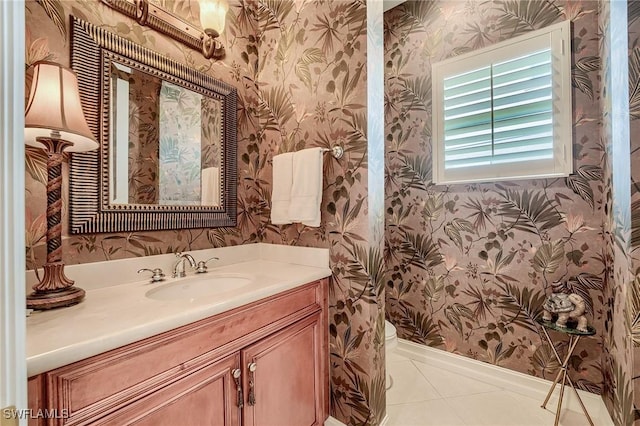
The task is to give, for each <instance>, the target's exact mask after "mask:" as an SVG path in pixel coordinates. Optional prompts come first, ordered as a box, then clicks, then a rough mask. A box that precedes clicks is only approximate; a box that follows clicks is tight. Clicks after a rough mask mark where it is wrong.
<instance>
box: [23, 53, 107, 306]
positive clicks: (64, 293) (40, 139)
mask: <svg viewBox="0 0 640 426" xmlns="http://www.w3.org/2000/svg"><path fill="white" fill-rule="evenodd" d="M24 121H25V125H24V127H25V129H24V137H25V143H26V144H27V145H30V146H34V147H36V148H41V149H44V150H45V151H46V152H47V262H46V263H45V265H44V275H43V277H42V280H41V281H40V282H39V283H38V284H36V285H35V286H33V290H34V292H33V293H31V294H30V295H29V296H27V308H30V309H40V310H44V309H53V308H59V307H62V306H69V305H74V304H76V303H78V302H80V301H81V300H82V299H84V290H82V289H81V288H77V287H74V286H73V284H74V282H73V281H72V280H70V279H69V278H67V277H66V276H65V274H64V262H62V225H61V223H60V222H61V218H62V199H61V196H62V159H63V154H62V153H63V151H66V152H84V151H92V150H94V149H96V148H98V142H96V138H95V137H94V136H93V133H92V132H91V130H90V129H89V126H88V125H87V121H86V120H85V118H84V113H83V112H82V105H81V103H80V93H79V91H78V80H77V78H76V74H75V73H74V72H73V71H72V70H71V69H70V68H66V67H63V66H61V65H59V64H56V63H53V62H46V61H41V62H36V63H35V64H33V81H32V83H31V91H30V94H29V100H28V101H27V108H26V112H25V118H24Z"/></svg>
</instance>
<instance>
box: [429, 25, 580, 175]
mask: <svg viewBox="0 0 640 426" xmlns="http://www.w3.org/2000/svg"><path fill="white" fill-rule="evenodd" d="M543 48H550V49H551V56H552V87H553V89H552V97H553V99H552V105H553V107H552V108H553V158H552V159H544V160H532V161H527V162H522V161H520V162H510V163H502V164H490V165H481V166H468V167H460V168H454V169H448V170H447V169H445V166H444V151H445V149H444V94H443V92H444V79H445V78H447V77H450V76H454V75H459V74H462V73H465V72H469V71H473V70H478V69H480V68H482V67H486V66H490V65H493V64H496V63H499V62H503V61H507V60H510V59H515V58H518V57H519V56H522V54H523V52H531V53H533V52H535V51H536V50H541V49H543ZM571 60H572V58H571V21H570V20H566V21H563V22H560V23H557V24H553V25H550V26H548V27H545V28H542V29H539V30H534V31H531V32H528V33H527V34H524V35H521V36H518V37H514V38H512V39H510V40H505V41H502V42H500V43H496V44H494V45H491V46H489V47H485V48H483V49H479V50H475V51H473V52H469V53H466V54H463V55H459V56H456V57H453V58H449V59H446V60H444V61H441V62H437V63H434V64H433V65H432V67H431V68H432V93H433V97H432V109H431V110H432V120H433V121H432V135H433V137H432V158H433V160H432V161H433V182H434V183H435V184H457V183H472V182H493V181H504V180H520V179H541V178H554V177H565V176H568V175H570V174H571V173H572V172H573V101H572V87H571ZM523 165H526V167H523Z"/></svg>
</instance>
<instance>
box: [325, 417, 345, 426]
mask: <svg viewBox="0 0 640 426" xmlns="http://www.w3.org/2000/svg"><path fill="white" fill-rule="evenodd" d="M324 426H346V425H345V424H344V423H342V422H341V421H340V420H338V419H336V418H335V417H331V416H329V417H327V420H325V421H324Z"/></svg>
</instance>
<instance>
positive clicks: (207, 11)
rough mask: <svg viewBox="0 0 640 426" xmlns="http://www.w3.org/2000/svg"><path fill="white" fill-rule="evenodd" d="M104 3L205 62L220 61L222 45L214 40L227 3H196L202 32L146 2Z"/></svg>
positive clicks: (208, 0) (203, 0)
mask: <svg viewBox="0 0 640 426" xmlns="http://www.w3.org/2000/svg"><path fill="white" fill-rule="evenodd" d="M102 2H103V3H104V4H106V5H107V6H109V7H111V8H112V9H115V10H117V11H118V12H120V13H123V14H125V15H127V16H128V17H130V18H133V19H135V20H136V21H137V22H138V23H139V24H140V25H145V26H147V27H150V28H153V29H154V30H156V31H159V32H161V33H163V34H165V35H168V36H169V37H171V38H173V39H175V40H178V41H180V42H182V43H184V44H186V45H187V46H189V47H192V48H194V49H196V50H199V51H201V52H202V55H203V56H204V57H205V58H207V59H215V60H218V59H222V58H223V57H224V55H225V51H224V46H223V45H222V43H221V42H220V40H219V39H218V37H219V36H220V34H222V31H223V30H224V23H225V15H226V14H227V11H228V10H229V4H228V3H227V0H200V1H199V3H200V23H201V25H202V29H201V28H198V27H197V26H195V25H193V24H191V23H189V22H187V21H185V20H184V19H183V18H181V17H179V16H176V15H174V14H172V13H171V12H168V11H166V10H164V9H163V8H161V7H160V6H158V5H157V4H154V3H150V2H149V0H102Z"/></svg>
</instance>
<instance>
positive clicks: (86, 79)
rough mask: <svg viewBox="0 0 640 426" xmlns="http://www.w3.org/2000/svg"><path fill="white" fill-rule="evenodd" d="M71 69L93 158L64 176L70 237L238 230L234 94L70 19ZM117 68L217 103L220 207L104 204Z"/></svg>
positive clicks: (78, 158)
mask: <svg viewBox="0 0 640 426" xmlns="http://www.w3.org/2000/svg"><path fill="white" fill-rule="evenodd" d="M71 28H72V40H71V68H72V69H73V70H74V71H75V72H76V73H77V75H78V86H79V90H80V98H81V100H82V107H83V110H84V114H85V118H86V119H87V123H88V124H89V127H90V128H91V130H92V131H93V132H94V134H95V135H98V136H99V137H98V141H99V143H100V147H99V148H98V150H97V151H93V152H87V153H75V154H73V155H72V156H71V160H70V170H69V216H70V227H69V232H70V233H71V234H85V233H98V232H122V231H152V230H153V231H155V230H163V229H183V228H213V227H227V226H236V224H237V215H236V211H237V109H236V108H237V107H236V105H237V90H236V88H235V87H233V86H231V85H228V84H226V83H224V82H221V81H219V80H216V79H214V78H213V77H211V76H209V75H207V74H204V73H202V72H200V71H197V70H195V69H193V68H190V67H188V66H186V65H184V64H181V63H179V62H176V61H174V60H172V59H169V58H167V57H166V56H163V55H161V54H159V53H157V52H154V51H153V50H150V49H147V48H145V47H143V46H140V45H138V44H136V43H134V42H132V41H130V40H127V39H125V38H123V37H120V36H118V35H116V34H113V33H111V32H109V31H106V30H104V29H102V28H99V27H96V26H95V25H92V24H90V23H88V22H86V21H83V20H81V19H78V18H76V17H74V16H71ZM114 60H116V61H117V62H120V63H123V64H124V65H127V66H133V67H134V68H137V69H139V70H141V71H143V72H146V73H149V74H152V75H155V76H157V77H160V78H162V79H163V80H167V81H169V82H171V83H174V84H177V85H179V86H182V87H186V88H187V89H189V90H192V91H194V92H197V93H200V94H202V95H205V96H210V97H213V98H215V99H217V100H219V101H220V102H221V103H222V111H223V117H222V120H221V122H222V133H221V134H222V135H223V136H222V144H223V146H222V147H221V150H220V151H221V156H222V167H221V177H220V182H221V191H220V194H221V195H222V205H221V206H167V205H152V204H131V205H129V204H110V203H109V167H108V166H109V131H110V129H109V121H110V120H109V114H110V111H109V108H110V102H109V101H110V93H111V87H110V86H111V82H110V74H111V62H112V61H114Z"/></svg>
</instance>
